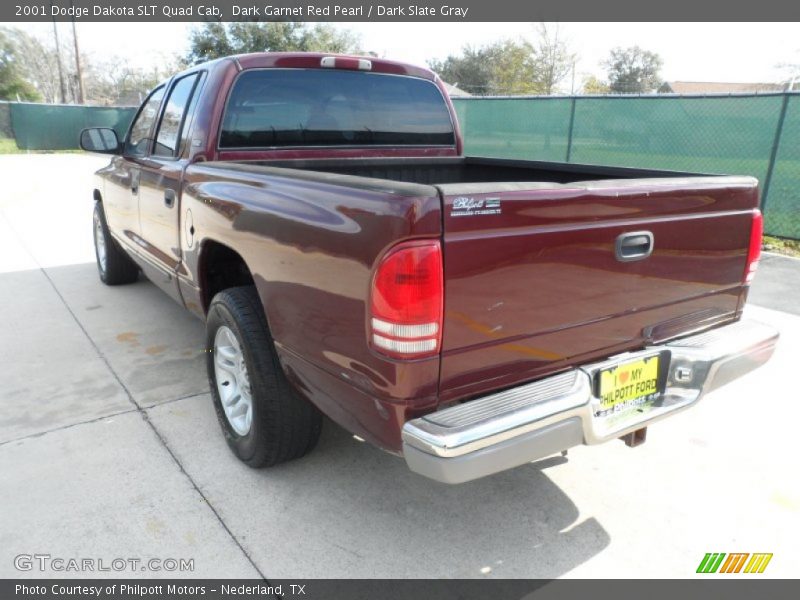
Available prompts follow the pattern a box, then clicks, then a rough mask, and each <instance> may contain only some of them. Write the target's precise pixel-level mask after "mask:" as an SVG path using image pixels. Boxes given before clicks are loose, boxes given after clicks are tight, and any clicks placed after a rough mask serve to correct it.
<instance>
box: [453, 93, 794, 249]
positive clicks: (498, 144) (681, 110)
mask: <svg viewBox="0 0 800 600" xmlns="http://www.w3.org/2000/svg"><path fill="white" fill-rule="evenodd" d="M453 100H454V104H455V106H456V111H457V112H458V117H459V121H460V123H461V128H462V132H463V133H464V138H465V146H466V153H467V154H468V155H473V156H493V157H502V158H526V159H534V160H548V161H564V162H573V163H590V164H604V165H614V166H627V167H645V168H654V169H668V170H669V169H671V170H680V171H692V172H702V173H721V174H730V175H752V176H754V177H756V178H758V180H759V182H760V184H761V190H762V206H763V208H764V212H765V217H766V230H767V233H770V234H772V235H779V236H784V237H792V238H795V239H800V94H797V93H777V94H757V95H736V96H733V95H732V96H672V95H647V96H577V97H553V96H537V97H524V98H523V97H506V98H492V97H480V98H454V99H453Z"/></svg>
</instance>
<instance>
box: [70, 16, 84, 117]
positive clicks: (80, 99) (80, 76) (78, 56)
mask: <svg viewBox="0 0 800 600" xmlns="http://www.w3.org/2000/svg"><path fill="white" fill-rule="evenodd" d="M69 5H70V6H73V4H72V0H70V3H69ZM72 41H73V42H74V44H75V73H76V75H77V76H78V104H83V101H84V95H83V71H81V53H80V50H78V33H77V31H76V30H75V13H74V12H73V16H72Z"/></svg>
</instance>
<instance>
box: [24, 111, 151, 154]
mask: <svg viewBox="0 0 800 600" xmlns="http://www.w3.org/2000/svg"><path fill="white" fill-rule="evenodd" d="M9 106H10V109H11V128H12V130H13V131H14V137H15V138H16V140H17V146H18V147H19V148H20V149H21V150H73V149H76V148H78V137H79V135H80V132H81V130H82V129H85V128H86V127H111V128H113V129H114V130H115V131H116V132H117V135H118V136H119V137H120V139H121V138H122V137H123V136H124V135H125V132H126V131H127V129H128V125H129V124H130V122H131V119H133V115H134V113H135V112H136V109H135V108H131V107H116V106H70V105H60V104H33V103H25V102H11V103H9Z"/></svg>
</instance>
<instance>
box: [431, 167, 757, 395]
mask: <svg viewBox="0 0 800 600" xmlns="http://www.w3.org/2000/svg"><path fill="white" fill-rule="evenodd" d="M439 188H440V191H441V193H442V195H443V199H444V209H445V210H444V271H445V300H444V306H445V315H444V330H443V340H442V363H441V381H440V397H441V399H442V400H443V401H445V402H447V401H451V400H455V399H459V398H464V397H467V396H471V395H476V394H479V393H482V392H486V391H489V390H496V389H499V388H502V387H509V386H511V385H514V384H517V383H520V382H523V381H528V380H531V379H534V378H536V377H539V376H542V375H545V374H547V373H551V372H555V371H558V370H561V369H565V368H567V367H569V366H571V365H574V364H578V363H581V362H586V361H589V360H594V359H597V358H603V357H607V356H610V355H612V354H615V353H618V352H622V351H626V350H631V349H634V348H637V347H641V346H643V345H644V344H645V343H647V342H659V341H663V340H665V339H669V338H671V337H676V336H678V335H681V334H685V333H688V332H690V331H697V330H700V329H703V328H707V327H710V326H712V325H717V324H720V323H723V322H726V321H732V320H735V319H736V318H737V317H738V315H739V312H740V300H741V299H742V292H743V289H744V287H743V285H742V277H743V272H744V268H745V263H746V259H747V251H748V244H749V238H750V227H751V221H752V213H753V209H754V208H755V207H756V206H757V203H758V191H757V182H756V180H755V179H752V178H749V177H681V178H669V179H632V180H605V181H596V182H582V183H569V184H550V183H533V184H523V183H515V184H455V185H442V186H439ZM497 190H500V191H497ZM648 236H651V239H652V248H651V249H652V252H651V253H650V254H649V256H646V257H644V258H640V259H637V260H628V256H627V255H629V254H630V255H635V254H637V253H642V254H644V253H646V251H647V239H648ZM619 242H624V243H625V245H624V246H623V247H621V248H619V249H618V244H619Z"/></svg>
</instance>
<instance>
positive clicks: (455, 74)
mask: <svg viewBox="0 0 800 600" xmlns="http://www.w3.org/2000/svg"><path fill="white" fill-rule="evenodd" d="M491 57H492V49H491V48H490V47H485V48H475V47H473V46H464V48H463V49H462V50H461V54H460V55H453V54H451V55H450V56H448V57H447V58H445V59H444V60H435V59H434V60H429V61H428V66H429V67H430V68H431V70H433V71H435V72H436V73H438V74H439V77H441V78H442V79H444V80H445V81H446V82H448V83H452V84H453V85H457V86H458V87H460V88H461V89H462V90H464V91H467V92H470V93H471V94H488V93H491V91H492V90H491V87H492V69H493V65H492V60H491Z"/></svg>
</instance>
